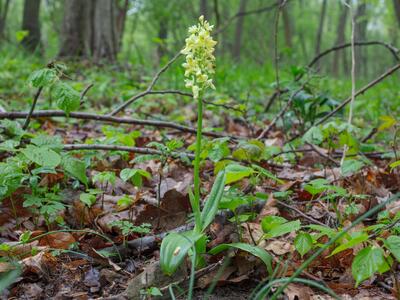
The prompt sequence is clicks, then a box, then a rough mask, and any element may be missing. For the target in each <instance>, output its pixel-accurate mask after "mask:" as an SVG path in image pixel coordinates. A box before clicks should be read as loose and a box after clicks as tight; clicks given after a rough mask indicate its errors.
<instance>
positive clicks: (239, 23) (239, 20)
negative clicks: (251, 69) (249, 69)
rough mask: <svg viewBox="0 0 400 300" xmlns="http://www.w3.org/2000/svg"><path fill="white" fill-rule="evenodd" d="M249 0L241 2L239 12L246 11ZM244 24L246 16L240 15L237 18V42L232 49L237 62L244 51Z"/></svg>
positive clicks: (241, 0)
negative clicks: (242, 50)
mask: <svg viewBox="0 0 400 300" xmlns="http://www.w3.org/2000/svg"><path fill="white" fill-rule="evenodd" d="M246 5H247V0H240V6H239V12H238V14H239V15H240V14H241V13H243V12H245V11H246ZM243 24H244V16H242V15H240V16H239V17H238V18H237V23H236V29H235V41H234V44H233V47H232V56H233V58H234V59H235V60H237V61H239V60H240V52H241V49H242V35H243Z"/></svg>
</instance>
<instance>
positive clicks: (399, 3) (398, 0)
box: [393, 0, 400, 26]
mask: <svg viewBox="0 0 400 300" xmlns="http://www.w3.org/2000/svg"><path fill="white" fill-rule="evenodd" d="M393 6H394V12H395V14H396V19H397V22H398V23H399V26H400V0H393Z"/></svg>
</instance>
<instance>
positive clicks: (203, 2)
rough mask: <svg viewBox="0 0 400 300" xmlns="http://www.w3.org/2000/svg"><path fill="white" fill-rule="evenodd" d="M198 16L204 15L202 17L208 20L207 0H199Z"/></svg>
mask: <svg viewBox="0 0 400 300" xmlns="http://www.w3.org/2000/svg"><path fill="white" fill-rule="evenodd" d="M200 16H204V18H205V19H206V20H208V6H207V0H200Z"/></svg>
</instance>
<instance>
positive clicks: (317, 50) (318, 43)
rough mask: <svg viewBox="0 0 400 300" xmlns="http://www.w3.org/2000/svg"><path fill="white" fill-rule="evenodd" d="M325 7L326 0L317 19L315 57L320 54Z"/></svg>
mask: <svg viewBox="0 0 400 300" xmlns="http://www.w3.org/2000/svg"><path fill="white" fill-rule="evenodd" d="M326 7H327V0H324V1H323V2H322V7H321V14H320V18H319V26H318V32H317V44H316V47H315V56H317V55H318V54H319V53H320V52H321V43H322V34H323V32H324V23H325V16H326ZM317 67H318V66H317Z"/></svg>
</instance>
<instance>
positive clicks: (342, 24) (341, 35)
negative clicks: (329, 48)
mask: <svg viewBox="0 0 400 300" xmlns="http://www.w3.org/2000/svg"><path fill="white" fill-rule="evenodd" d="M339 5H340V15H339V20H338V24H337V31H336V32H337V35H336V41H335V45H340V44H343V43H344V42H345V38H346V36H345V34H346V31H345V30H346V20H347V15H348V9H347V7H345V6H344V5H341V4H339ZM341 55H342V58H343V65H344V67H345V65H346V52H345V50H342V51H335V53H334V56H333V66H332V73H333V75H334V76H336V77H337V76H338V75H339V64H340V56H341Z"/></svg>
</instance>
